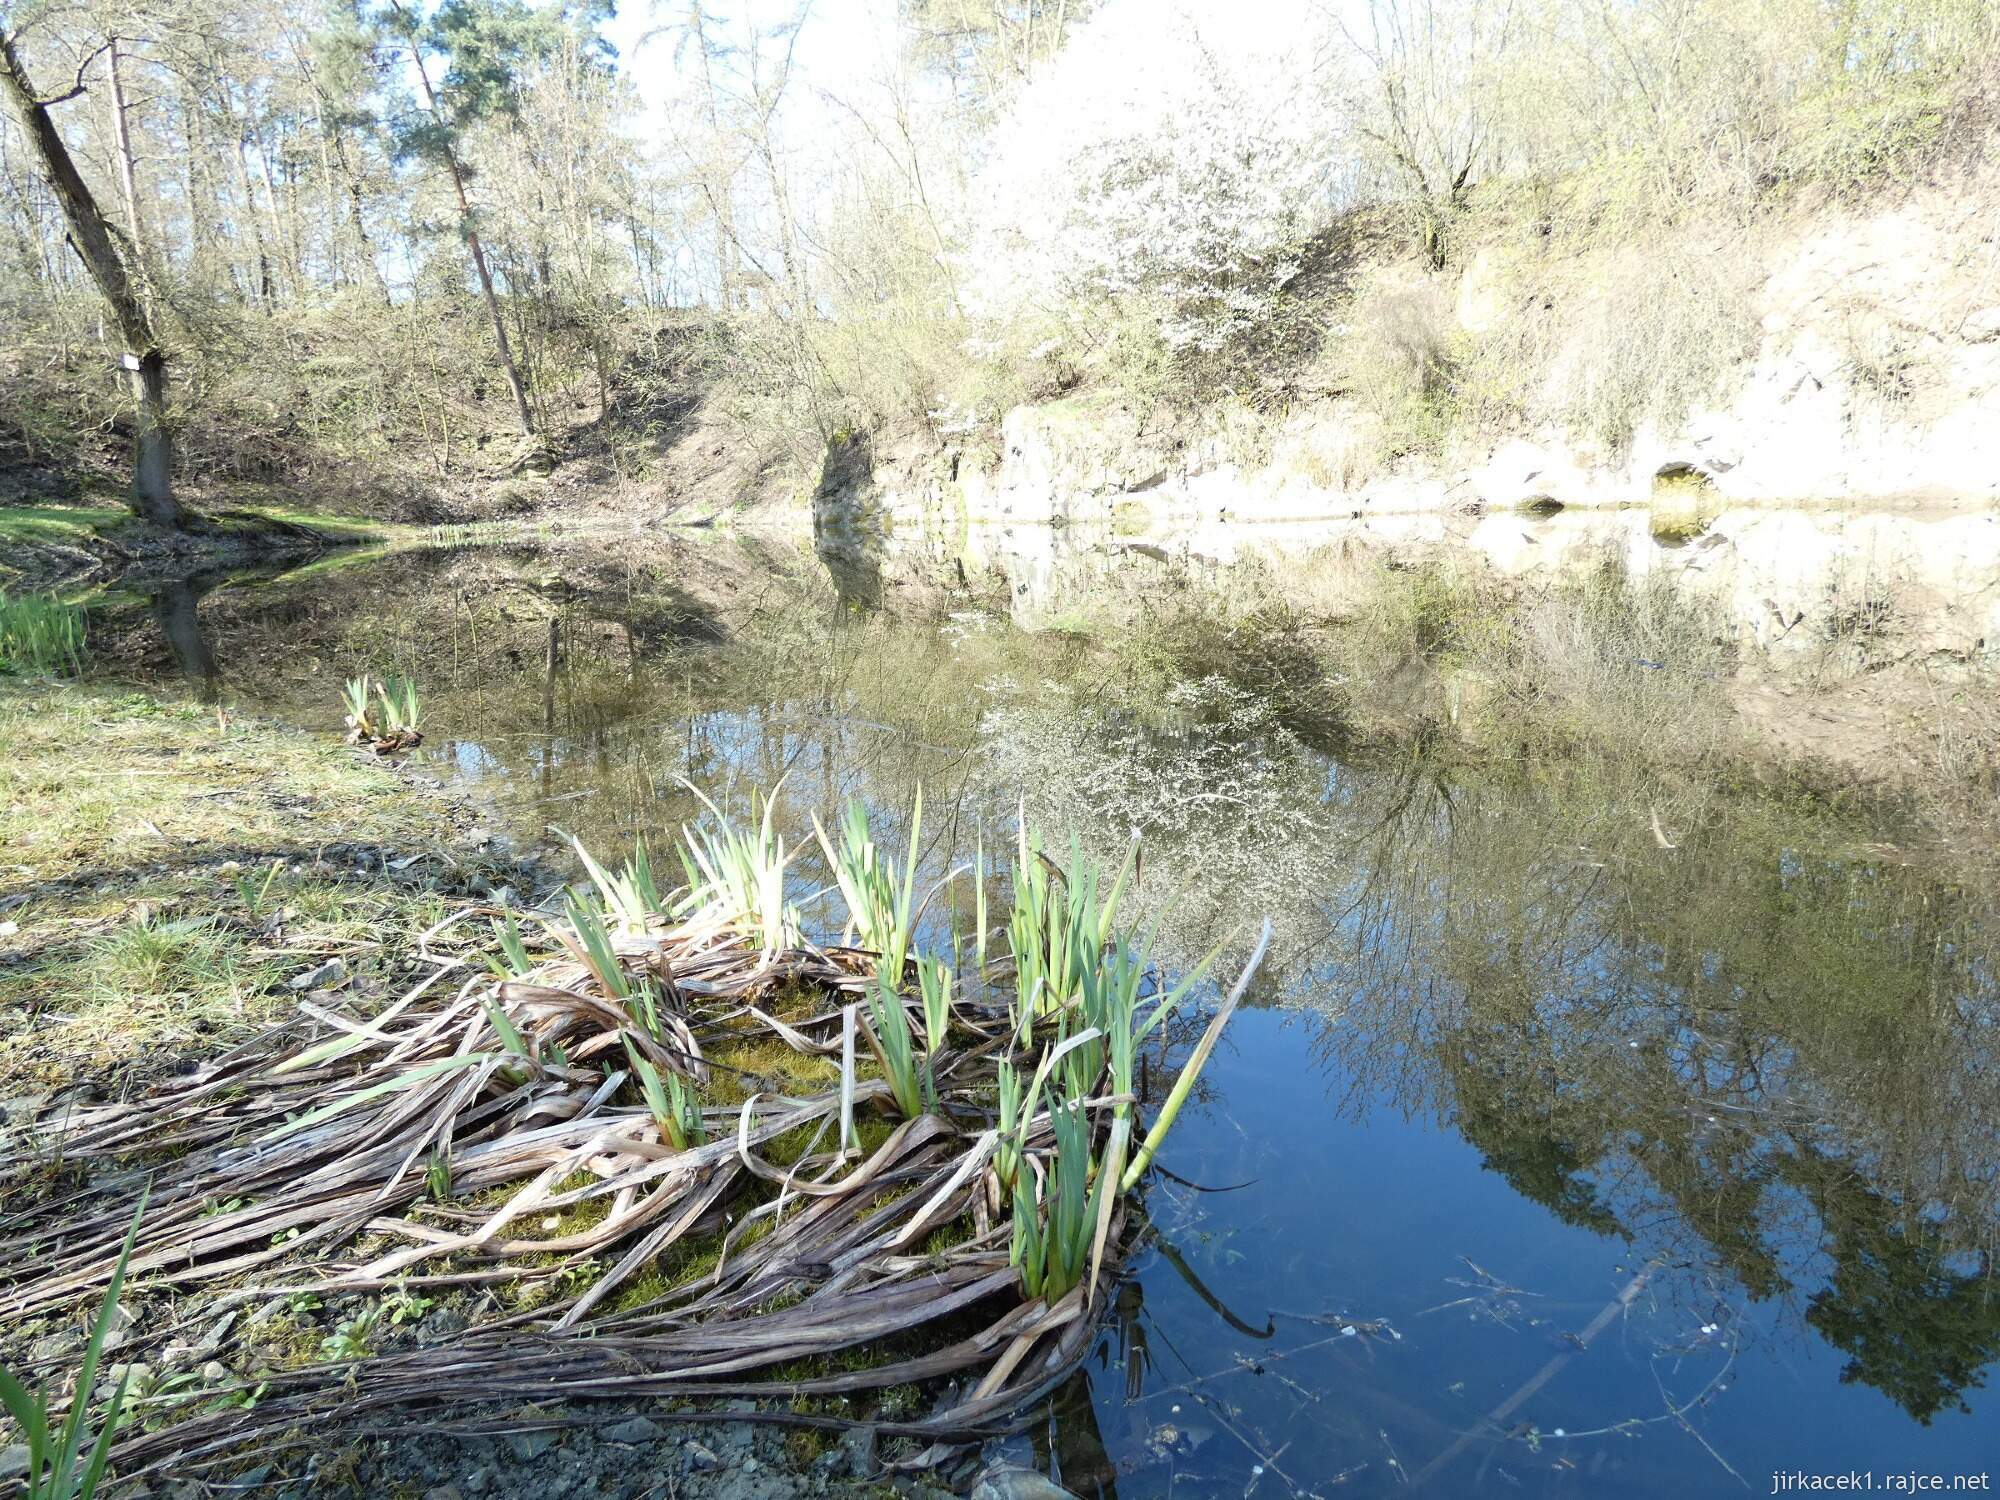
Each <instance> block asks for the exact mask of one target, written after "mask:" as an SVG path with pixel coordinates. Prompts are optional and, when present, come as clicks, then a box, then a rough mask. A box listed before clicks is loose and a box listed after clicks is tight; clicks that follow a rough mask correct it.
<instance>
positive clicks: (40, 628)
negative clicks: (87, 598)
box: [0, 589, 89, 677]
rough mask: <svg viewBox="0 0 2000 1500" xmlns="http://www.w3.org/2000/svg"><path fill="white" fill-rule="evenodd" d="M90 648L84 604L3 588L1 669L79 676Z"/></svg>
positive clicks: (0, 603)
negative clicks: (13, 593) (12, 593)
mask: <svg viewBox="0 0 2000 1500" xmlns="http://www.w3.org/2000/svg"><path fill="white" fill-rule="evenodd" d="M88 647H89V628H88V626H87V624H86V623H85V619H84V612H83V606H82V605H80V604H65V603H63V602H62V601H61V600H60V599H57V598H55V597H53V596H52V595H48V594H15V595H11V596H10V595H9V594H8V593H7V591H6V590H5V589H0V672H10V673H15V674H18V675H22V676H30V677H61V676H75V675H77V674H79V673H81V672H82V671H83V664H84V660H85V658H86V655H87V652H88Z"/></svg>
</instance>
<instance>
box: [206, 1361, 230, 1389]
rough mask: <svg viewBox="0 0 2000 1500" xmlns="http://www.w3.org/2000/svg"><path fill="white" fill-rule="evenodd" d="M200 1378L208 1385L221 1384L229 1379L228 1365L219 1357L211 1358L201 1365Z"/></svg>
mask: <svg viewBox="0 0 2000 1500" xmlns="http://www.w3.org/2000/svg"><path fill="white" fill-rule="evenodd" d="M201 1378H202V1379H203V1380H204V1381H205V1382H207V1383H208V1384H209V1385H221V1384H222V1383H223V1382H224V1381H225V1380H227V1379H229V1366H227V1365H225V1364H224V1363H223V1362H222V1361H221V1360H219V1359H211V1360H210V1361H209V1362H208V1363H207V1364H205V1365H203V1366H202V1367H201Z"/></svg>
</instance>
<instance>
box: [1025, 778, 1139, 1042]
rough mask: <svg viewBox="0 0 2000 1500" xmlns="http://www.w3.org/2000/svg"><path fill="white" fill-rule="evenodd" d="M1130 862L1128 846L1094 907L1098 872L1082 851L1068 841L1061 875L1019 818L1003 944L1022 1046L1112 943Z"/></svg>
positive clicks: (1078, 989) (1133, 856)
mask: <svg viewBox="0 0 2000 1500" xmlns="http://www.w3.org/2000/svg"><path fill="white" fill-rule="evenodd" d="M1137 858H1138V843H1137V841H1136V840H1135V841H1134V842H1133V844H1132V846H1131V848H1130V849H1129V850H1128V851H1127V853H1126V856H1125V862H1124V864H1123V865H1122V866H1121V867H1120V868H1119V871H1118V875H1117V878H1116V879H1114V880H1113V881H1112V883H1111V885H1110V887H1109V888H1108V889H1107V890H1105V892H1104V895H1103V897H1102V899H1101V900H1100V899H1099V895H1098V891H1099V887H1100V885H1101V883H1102V880H1103V875H1102V872H1101V871H1100V869H1099V867H1098V866H1097V864H1096V862H1095V861H1093V860H1090V859H1088V858H1086V857H1085V856H1084V853H1083V850H1082V846H1081V844H1080V843H1079V842H1078V841H1077V840H1076V839H1075V838H1074V837H1072V839H1071V840H1070V861H1069V866H1068V870H1067V872H1066V873H1065V872H1063V871H1060V870H1058V869H1057V868H1056V866H1055V864H1054V862H1053V861H1052V860H1050V859H1049V857H1048V856H1047V855H1046V854H1044V853H1043V852H1042V842H1041V836H1040V835H1039V834H1038V833H1036V832H1035V831H1034V830H1033V829H1032V828H1031V827H1030V825H1029V823H1028V819H1027V815H1026V813H1025V812H1023V814H1022V816H1021V831H1020V840H1019V845H1018V854H1017V857H1016V859H1015V861H1014V907H1013V911H1012V913H1011V914H1010V916H1009V917H1008V922H1007V937H1008V945H1009V948H1010V951H1011V952H1012V954H1013V958H1014V989H1015V997H1016V1003H1015V1012H1014V1024H1015V1029H1016V1031H1017V1033H1018V1035H1019V1036H1020V1038H1021V1040H1022V1041H1023V1042H1024V1043H1025V1042H1028V1041H1030V1040H1032V1039H1033V1035H1034V1023H1035V1019H1036V1018H1037V1017H1039V1016H1052V1015H1055V1014H1056V1013H1058V1012H1060V1011H1061V1010H1063V1009H1064V1008H1065V1007H1067V1006H1069V1005H1071V1004H1073V1003H1074V1002H1075V1001H1076V1000H1077V998H1078V996H1080V995H1081V994H1082V992H1083V986H1084V983H1085V978H1086V976H1087V975H1088V974H1089V973H1090V972H1091V971H1092V970H1094V969H1095V967H1096V965H1097V962H1098V959H1099V956H1100V955H1101V954H1102V953H1103V950H1104V944H1105V943H1106V941H1107V940H1108V939H1109V938H1110V936H1111V929H1112V923H1113V922H1114V921H1115V920H1116V918H1117V914H1118V903H1119V900H1120V898H1121V897H1122V896H1123V894H1124V890H1125V883H1126V881H1127V880H1128V879H1129V878H1130V877H1131V874H1132V871H1133V868H1134V866H1135V863H1136V861H1137Z"/></svg>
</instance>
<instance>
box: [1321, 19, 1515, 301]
mask: <svg viewBox="0 0 2000 1500" xmlns="http://www.w3.org/2000/svg"><path fill="white" fill-rule="evenodd" d="M1367 16H1368V35H1366V36H1365V37H1364V36H1357V35H1356V34H1355V33H1354V31H1353V30H1351V29H1350V28H1348V27H1347V26H1346V24H1345V22H1343V23H1342V30H1343V31H1345V32H1346V35H1347V39H1348V41H1349V43H1350V44H1351V45H1352V46H1353V48H1354V50H1355V51H1356V52H1358V53H1359V54H1360V55H1361V57H1362V58H1363V59H1364V60H1365V61H1366V62H1367V64H1368V67H1369V71H1370V75H1371V76H1370V91H1371V96H1372V97H1370V98H1368V99H1367V100H1365V101H1363V103H1362V104H1361V107H1360V108H1359V110H1358V111H1357V112H1358V114H1359V116H1360V118H1359V121H1358V125H1359V129H1360V132H1361V134H1362V135H1363V136H1364V137H1365V138H1366V139H1367V140H1369V141H1370V142H1372V143H1373V144H1374V145H1375V146H1376V148H1377V149H1378V150H1379V151H1380V152H1381V153H1382V155H1383V156H1384V157H1385V159H1386V164H1387V166H1388V168H1389V171H1390V174H1391V176H1392V177H1393V178H1395V179H1396V180H1397V181H1398V182H1400V183H1401V185H1402V187H1403V190H1404V192H1405V194H1406V195H1407V198H1406V202H1407V204H1408V206H1409V207H1410V209H1411V211H1412V213H1413V214H1414V216H1415V220H1416V237H1417V244H1418V247H1419V248H1420V249H1421V250H1422V251H1423V254H1424V258H1425V260H1426V261H1428V262H1429V264H1430V266H1431V268H1432V269H1433V270H1442V269H1443V268H1444V264H1445V260H1446V258H1447V256H1448V255H1449V254H1450V237H1451V230H1452V225H1453V224H1454V222H1455V221H1456V220H1457V219H1458V217H1459V216H1460V214H1462V213H1463V212H1464V210H1465V206H1466V202H1467V199H1468V197H1469V196H1470V194H1471V192H1472V189H1473V187H1474V186H1475V185H1476V183H1477V173H1478V172H1479V171H1481V170H1482V169H1483V168H1484V167H1485V165H1486V163H1488V162H1489V161H1491V160H1492V159H1493V158H1494V155H1495V152H1496V149H1497V143H1496V141H1495V139H1494V133H1495V126H1494V119H1493V116H1492V113H1491V112H1490V111H1489V110H1488V109H1487V108H1486V104H1487V98H1486V95H1485V92H1484V85H1485V84H1486V82H1487V78H1486V75H1487V73H1488V72H1489V71H1490V70H1491V68H1492V66H1493V64H1494V63H1495V61H1496V60H1497V59H1498V58H1499V56H1500V55H1501V54H1502V53H1503V52H1504V51H1505V50H1506V48H1507V46H1508V44H1509V42H1510V40H1511V36H1512V31H1513V21H1514V7H1513V5H1512V4H1511V3H1510V0H1501V3H1499V4H1486V3H1483V0H1370V3H1369V5H1368V9H1367Z"/></svg>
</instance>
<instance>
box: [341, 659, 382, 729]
mask: <svg viewBox="0 0 2000 1500" xmlns="http://www.w3.org/2000/svg"><path fill="white" fill-rule="evenodd" d="M374 687H375V684H374V679H372V678H371V677H369V675H368V674H367V673H366V672H363V673H362V674H361V675H360V676H359V677H350V678H348V679H347V686H346V687H345V688H344V689H343V690H342V693H341V696H342V698H343V700H344V701H345V702H346V705H347V727H348V728H350V729H352V730H353V731H354V732H355V733H356V734H357V735H359V736H360V737H361V738H362V739H364V740H372V739H376V738H379V736H378V735H377V734H376V730H375V717H374V715H373V714H372V713H370V712H369V705H370V703H371V702H372V701H373V700H372V695H373V692H374Z"/></svg>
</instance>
